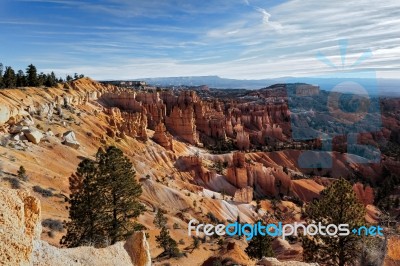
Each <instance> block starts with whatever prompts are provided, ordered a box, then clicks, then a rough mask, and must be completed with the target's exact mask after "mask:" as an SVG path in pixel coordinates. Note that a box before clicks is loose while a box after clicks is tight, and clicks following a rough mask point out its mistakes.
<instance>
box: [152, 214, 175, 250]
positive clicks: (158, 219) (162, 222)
mask: <svg viewBox="0 0 400 266" xmlns="http://www.w3.org/2000/svg"><path fill="white" fill-rule="evenodd" d="M153 222H154V225H155V226H156V227H157V228H160V229H161V231H160V234H159V235H158V236H156V242H157V243H158V247H159V248H163V249H164V253H163V254H164V255H167V256H168V257H177V256H179V254H180V251H179V249H178V244H177V243H176V241H175V240H174V239H173V238H172V237H171V236H170V234H169V231H168V229H167V227H166V226H167V218H166V217H165V216H164V212H163V210H161V209H158V210H157V213H156V216H155V217H154V221H153Z"/></svg>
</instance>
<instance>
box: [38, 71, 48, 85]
mask: <svg viewBox="0 0 400 266" xmlns="http://www.w3.org/2000/svg"><path fill="white" fill-rule="evenodd" d="M46 80H47V76H46V74H44V73H43V72H40V74H39V75H38V86H43V85H45V83H46Z"/></svg>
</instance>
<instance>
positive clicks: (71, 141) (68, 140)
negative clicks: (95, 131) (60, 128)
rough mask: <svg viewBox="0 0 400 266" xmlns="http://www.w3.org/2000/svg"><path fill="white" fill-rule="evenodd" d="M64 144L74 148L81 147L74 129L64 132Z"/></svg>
mask: <svg viewBox="0 0 400 266" xmlns="http://www.w3.org/2000/svg"><path fill="white" fill-rule="evenodd" d="M62 144H64V145H67V146H69V147H72V148H74V149H79V147H80V146H81V145H80V144H79V142H78V141H77V140H76V137H75V133H74V132H73V131H67V132H65V133H64V134H63V137H62Z"/></svg>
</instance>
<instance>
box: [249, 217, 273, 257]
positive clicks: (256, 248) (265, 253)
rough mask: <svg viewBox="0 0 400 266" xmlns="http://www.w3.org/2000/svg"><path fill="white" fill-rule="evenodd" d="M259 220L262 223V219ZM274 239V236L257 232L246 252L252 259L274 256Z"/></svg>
mask: <svg viewBox="0 0 400 266" xmlns="http://www.w3.org/2000/svg"><path fill="white" fill-rule="evenodd" d="M259 222H260V223H261V221H259ZM272 240H273V238H272V237H271V236H269V235H267V234H266V235H265V236H262V235H260V234H257V235H256V236H254V237H253V238H252V239H251V240H250V242H249V245H248V246H247V248H246V249H245V252H246V253H247V255H248V256H249V257H250V258H252V259H262V257H273V256H274V251H273V250H272Z"/></svg>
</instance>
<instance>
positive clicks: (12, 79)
mask: <svg viewBox="0 0 400 266" xmlns="http://www.w3.org/2000/svg"><path fill="white" fill-rule="evenodd" d="M3 83H4V87H6V88H14V87H15V86H16V85H17V77H16V76H15V72H14V69H12V67H9V66H8V67H6V70H5V71H4V76H3Z"/></svg>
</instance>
